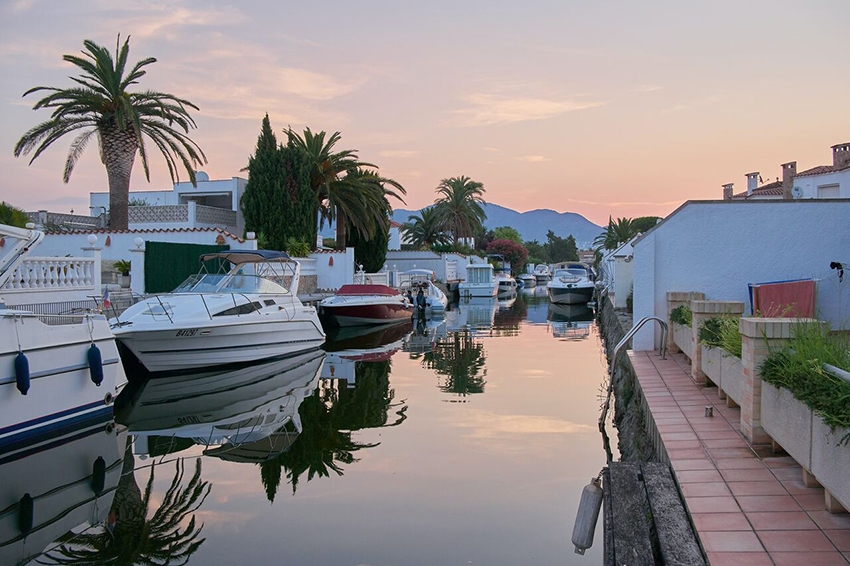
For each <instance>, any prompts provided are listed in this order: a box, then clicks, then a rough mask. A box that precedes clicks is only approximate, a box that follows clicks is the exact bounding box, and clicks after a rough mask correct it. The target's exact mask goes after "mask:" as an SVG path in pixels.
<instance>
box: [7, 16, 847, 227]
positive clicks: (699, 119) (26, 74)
mask: <svg viewBox="0 0 850 566" xmlns="http://www.w3.org/2000/svg"><path fill="white" fill-rule="evenodd" d="M848 22H850V16H848V12H847V0H812V1H810V2H790V1H785V0H748V1H746V2H741V1H740V0H734V1H730V0H714V1H710V2H681V1H647V2H625V1H619V2H618V1H614V2H585V1H581V2H580V1H567V0H562V1H533V0H531V1H529V2H522V3H520V2H504V1H454V2H444V1H433V2H416V3H413V2H399V1H397V0H396V1H370V0H364V1H362V2H288V1H282V2H268V1H252V2H241V3H225V2H219V1H216V0H206V1H203V2H201V1H164V0H161V1H158V2H157V1H152V0H134V1H132V2H131V1H123V0H109V1H107V0H75V1H74V2H56V1H49V0H16V1H6V2H3V3H2V4H0V76H2V77H3V81H2V84H0V109H1V110H2V111H0V136H2V147H4V148H5V150H4V151H2V152H0V198H2V200H6V201H8V202H10V203H12V204H14V205H16V206H19V207H22V208H25V209H27V210H37V209H49V210H54V211H68V210H70V209H71V208H73V209H74V210H75V211H76V212H77V213H82V214H88V193H89V192H92V191H106V190H107V188H106V174H105V172H104V169H103V166H102V164H101V163H100V160H99V156H98V152H97V147H96V145H95V144H94V143H93V144H92V145H91V146H90V147H89V149H88V150H87V154H86V155H85V156H84V157H83V158H82V160H81V161H80V162H79V163H78V165H77V169H76V170H75V172H74V174H73V177H72V179H71V182H70V183H69V184H68V185H65V184H63V183H62V168H63V165H64V159H65V156H66V153H67V149H68V146H69V144H70V142H71V140H72V139H73V136H69V137H68V139H67V140H60V141H59V142H57V143H56V144H54V146H53V147H52V148H51V149H49V150H48V151H47V152H46V153H45V154H43V155H42V156H41V157H39V158H38V159H37V160H36V161H35V162H34V163H33V164H32V165H30V166H28V165H27V163H28V158H15V157H14V156H13V155H12V148H13V146H14V144H15V142H16V140H17V139H18V138H19V137H20V135H21V134H22V133H23V132H25V131H26V130H27V129H29V128H30V127H32V126H34V125H35V124H37V123H38V122H40V121H43V120H46V119H47V118H48V113H47V112H46V111H39V112H33V111H32V110H31V107H32V104H33V103H34V102H35V100H36V99H37V97H34V96H30V97H28V98H26V99H23V98H22V97H21V95H22V94H23V92H24V91H26V90H27V89H28V88H31V87H34V86H39V85H44V86H57V87H70V86H71V85H72V83H71V81H70V80H69V79H68V76H69V75H71V74H76V73H75V71H74V69H73V68H72V67H71V66H70V65H68V64H65V63H63V62H62V55H63V54H66V53H79V52H80V50H81V49H82V42H83V40H84V39H91V40H93V41H95V42H97V43H100V44H102V45H108V46H114V44H115V39H116V36H117V34H118V33H121V34H122V37H123V36H126V35H131V36H132V38H131V41H130V59H131V60H132V61H137V60H139V59H142V58H145V57H149V56H152V57H156V58H157V59H158V60H159V61H158V62H157V63H156V64H154V65H152V66H150V67H148V74H147V75H146V76H145V77H143V79H142V82H141V84H140V85H139V87H141V88H143V89H152V90H160V91H165V92H169V93H172V94H175V95H177V96H180V97H183V98H187V99H189V100H190V101H192V102H193V103H195V104H196V105H198V106H199V107H200V111H199V112H196V113H195V114H194V116H195V118H196V121H197V124H198V129H197V130H195V131H193V132H192V133H191V135H192V137H193V139H195V141H197V142H198V143H199V144H200V146H201V147H202V148H203V150H204V152H205V153H206V155H207V157H208V159H209V163H208V164H207V165H206V166H205V167H203V169H204V170H205V171H206V172H207V173H209V175H210V178H212V179H222V178H230V177H233V176H240V175H243V176H244V173H240V169H242V168H243V167H244V166H245V165H246V163H247V160H248V157H249V155H250V154H251V153H252V152H253V150H254V146H255V144H256V140H257V136H258V134H259V131H260V124H261V121H262V118H263V116H264V114H265V113H268V114H269V117H270V119H271V123H272V127H273V128H274V130H275V133H276V134H278V136H279V139H282V138H283V134H282V130H283V129H284V128H285V127H286V126H287V125H291V126H292V127H293V128H295V129H299V130H300V129H302V128H304V127H305V126H309V127H310V128H311V129H313V130H314V131H318V130H326V131H328V132H333V131H340V132H341V133H342V141H341V144H340V146H339V149H357V150H359V154H360V158H361V159H363V160H364V161H368V162H372V163H375V164H377V165H379V166H380V168H381V173H382V174H383V175H384V176H388V177H392V178H394V179H396V180H397V181H399V182H401V183H402V184H403V185H404V186H405V187H406V188H407V198H406V202H407V204H406V205H401V204H400V203H399V204H398V205H397V206H398V207H402V208H420V207H423V206H427V205H428V204H431V203H432V202H433V200H434V196H435V195H434V188H435V187H436V186H437V184H438V183H439V181H440V179H443V178H446V177H452V176H459V175H467V176H469V177H472V178H473V179H475V180H476V181H480V182H482V183H483V184H484V187H485V189H486V194H485V197H486V199H487V200H488V201H489V202H493V203H496V204H500V205H502V206H506V207H509V208H513V209H515V210H519V211H526V210H532V209H536V208H550V209H554V210H557V211H559V212H564V211H572V212H578V213H580V214H582V215H584V216H586V217H587V218H588V219H590V220H591V221H594V222H596V223H604V222H606V221H607V218H608V216H609V215H612V216H614V217H620V216H642V215H647V214H656V215H661V216H664V215H666V214H667V213H669V212H670V211H672V210H673V209H674V208H676V207H677V206H678V205H679V204H680V203H681V202H683V201H684V200H687V199H716V198H720V196H721V192H722V191H721V185H722V184H723V183H727V182H735V184H736V190H743V189H744V188H745V187H746V179H745V178H744V174H745V173H748V172H750V171H760V172H761V174H762V177H763V178H764V179H765V181H767V180H768V179H771V180H772V179H773V178H775V177H777V176H780V175H781V172H780V168H779V165H780V164H781V163H784V162H786V161H794V160H796V161H797V164H798V169H807V168H810V167H814V166H816V165H821V164H829V163H831V159H832V156H831V152H830V149H829V148H830V146H831V145H834V144H837V143H841V142H847V141H850V111H848V108H850V103H848V100H850V69H848V67H847V65H848V58H847V30H848ZM153 167H154V168H153V171H152V175H151V183H150V184H148V183H147V182H146V181H145V178H144V175H143V172H142V167H141V164H140V163H139V162H138V161H137V163H136V167H135V169H134V179H133V184H132V188H131V190H137V191H140V190H168V189H170V188H171V181H170V179H169V177H168V173H167V170H166V169H165V163H164V161H163V160H162V159H161V158H158V157H156V156H154V157H153ZM182 178H183V179H184V180H185V174H184V175H183V177H182ZM394 204H395V203H394Z"/></svg>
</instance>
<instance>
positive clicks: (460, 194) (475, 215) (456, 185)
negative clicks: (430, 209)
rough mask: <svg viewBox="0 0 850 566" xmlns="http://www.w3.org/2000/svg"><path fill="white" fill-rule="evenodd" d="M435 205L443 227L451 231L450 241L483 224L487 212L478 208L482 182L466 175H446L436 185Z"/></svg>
mask: <svg viewBox="0 0 850 566" xmlns="http://www.w3.org/2000/svg"><path fill="white" fill-rule="evenodd" d="M437 194H439V195H440V197H439V198H438V199H437V201H436V203H435V206H436V208H437V214H438V215H439V216H440V219H441V225H442V227H443V229H444V230H446V231H448V232H451V234H452V238H453V241H454V244H455V245H457V243H458V240H459V239H461V238H471V237H472V236H474V235H475V234H476V232H478V231H480V230H481V229H482V228H483V225H484V220H486V219H487V215H486V214H485V213H484V209H483V208H482V205H483V204H486V203H485V202H484V196H483V195H484V185H483V184H481V183H479V182H477V181H473V180H472V179H470V178H469V177H466V176H461V177H450V178H448V179H443V180H442V181H440V184H439V185H438V186H437Z"/></svg>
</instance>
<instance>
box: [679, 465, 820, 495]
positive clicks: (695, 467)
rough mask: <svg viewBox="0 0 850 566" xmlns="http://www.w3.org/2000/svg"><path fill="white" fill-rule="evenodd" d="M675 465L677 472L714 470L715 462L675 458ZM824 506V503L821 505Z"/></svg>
mask: <svg viewBox="0 0 850 566" xmlns="http://www.w3.org/2000/svg"><path fill="white" fill-rule="evenodd" d="M671 464H672V465H673V469H674V470H675V471H676V472H680V471H685V470H713V469H714V463H713V462H712V461H711V460H709V459H708V458H700V459H694V460H675V461H674V462H671ZM821 504H823V499H821ZM821 506H823V505H821Z"/></svg>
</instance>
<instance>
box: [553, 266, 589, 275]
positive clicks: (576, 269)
mask: <svg viewBox="0 0 850 566" xmlns="http://www.w3.org/2000/svg"><path fill="white" fill-rule="evenodd" d="M555 276H556V277H587V270H586V269H584V268H581V267H570V268H568V269H559V270H557V271H556V272H555Z"/></svg>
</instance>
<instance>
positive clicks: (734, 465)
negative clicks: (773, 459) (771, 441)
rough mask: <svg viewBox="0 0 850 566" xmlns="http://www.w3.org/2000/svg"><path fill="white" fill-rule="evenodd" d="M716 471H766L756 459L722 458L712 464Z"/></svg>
mask: <svg viewBox="0 0 850 566" xmlns="http://www.w3.org/2000/svg"><path fill="white" fill-rule="evenodd" d="M714 464H715V465H716V466H717V469H718V470H766V469H767V468H766V467H765V465H764V464H763V463H762V461H761V460H759V459H758V458H724V459H722V460H717V461H716V462H715V463H714Z"/></svg>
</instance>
